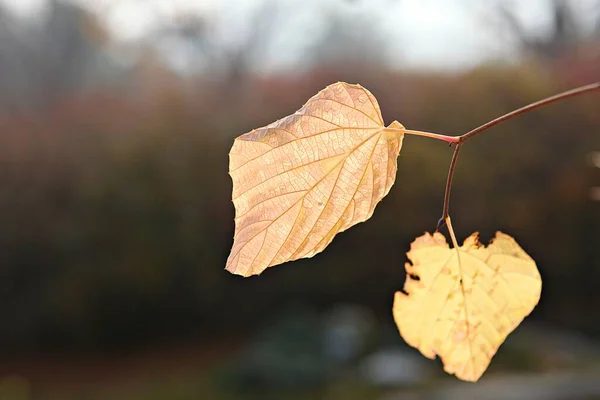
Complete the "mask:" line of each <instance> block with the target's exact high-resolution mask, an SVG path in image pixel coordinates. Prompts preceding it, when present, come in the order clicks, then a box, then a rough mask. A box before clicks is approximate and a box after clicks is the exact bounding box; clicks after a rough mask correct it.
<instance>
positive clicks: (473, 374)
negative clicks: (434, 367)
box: [393, 232, 542, 381]
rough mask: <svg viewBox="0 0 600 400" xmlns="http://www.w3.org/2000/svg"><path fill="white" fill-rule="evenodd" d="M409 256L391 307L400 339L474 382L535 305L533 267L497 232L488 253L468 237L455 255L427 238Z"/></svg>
mask: <svg viewBox="0 0 600 400" xmlns="http://www.w3.org/2000/svg"><path fill="white" fill-rule="evenodd" d="M407 255H408V258H409V259H410V261H411V262H412V263H406V272H407V276H406V282H405V284H404V291H405V292H406V293H407V294H404V293H402V292H396V296H395V299H394V307H393V314H394V319H395V321H396V324H397V325H398V329H399V330H400V334H401V335H402V337H403V338H404V340H406V342H407V343H408V344H410V345H411V346H413V347H415V348H417V349H419V351H420V352H421V353H422V354H423V355H424V356H425V357H428V358H435V356H436V355H439V356H440V358H441V359H442V362H443V364H444V370H445V371H446V372H448V373H450V374H455V375H456V376H457V377H458V378H460V379H462V380H466V381H477V380H478V379H479V378H480V377H481V375H482V374H483V372H484V371H485V370H486V369H487V367H488V365H489V363H490V361H491V358H492V357H493V356H494V354H495V353H496V351H497V350H498V347H500V345H501V344H502V343H503V342H504V340H505V339H506V337H507V336H508V334H509V333H511V332H512V331H513V330H514V329H515V328H516V327H517V326H518V325H519V324H520V323H521V321H522V320H523V318H525V317H526V316H527V315H529V313H530V312H531V311H532V310H533V309H534V307H535V306H536V304H537V303H538V300H539V298H540V294H541V290H542V281H541V278H540V274H539V272H538V270H537V267H536V265H535V262H534V261H533V260H532V259H531V258H530V257H529V256H528V255H527V254H526V253H525V252H524V251H523V249H521V247H519V245H518V244H517V243H516V242H515V240H514V239H513V238H512V237H510V236H508V235H505V234H503V233H501V232H498V233H497V234H496V237H495V239H494V240H493V241H492V242H491V243H490V244H489V245H488V247H487V248H486V247H484V246H482V245H481V244H479V242H478V239H477V234H473V235H471V236H470V237H469V238H467V239H466V240H465V241H464V243H463V245H462V246H461V247H459V248H453V249H450V248H449V246H448V244H447V243H446V239H445V238H444V236H443V235H442V234H440V233H435V234H434V235H433V236H432V235H430V234H428V233H426V234H425V235H423V236H421V237H419V238H417V239H416V240H415V241H414V242H413V243H412V244H411V248H410V251H409V252H408V253H407ZM417 277H418V278H417Z"/></svg>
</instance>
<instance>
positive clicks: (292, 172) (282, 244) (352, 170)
mask: <svg viewBox="0 0 600 400" xmlns="http://www.w3.org/2000/svg"><path fill="white" fill-rule="evenodd" d="M403 137H404V127H403V126H402V125H401V124H400V123H398V122H397V121H394V122H392V124H390V126H389V127H387V128H386V127H385V126H384V123H383V118H382V116H381V111H380V109H379V105H378V104H377V100H376V99H375V97H374V96H373V95H372V94H371V93H370V92H369V91H368V90H366V89H365V88H363V87H361V86H360V85H350V84H347V83H342V82H338V83H335V84H333V85H330V86H328V87H326V88H325V89H323V90H322V91H320V92H319V93H318V94H316V95H315V96H314V97H312V98H311V99H310V100H308V102H307V103H306V104H305V105H304V106H303V107H302V108H301V109H300V110H298V111H296V112H295V113H294V114H292V115H289V116H287V117H285V118H283V119H280V120H279V121H276V122H274V123H272V124H270V125H267V126H265V127H263V128H259V129H255V130H253V131H251V132H249V133H246V134H244V135H242V136H240V137H238V138H237V139H236V140H235V141H234V144H233V147H232V148H231V151H230V153H229V157H230V158H229V174H230V175H231V178H232V180H233V194H232V198H233V204H234V206H235V212H236V217H235V236H234V242H233V247H232V249H231V253H230V255H229V258H228V260H227V267H226V269H227V270H228V271H230V272H232V273H235V274H239V275H243V276H249V275H254V274H259V273H261V272H262V271H263V270H265V269H266V268H267V267H270V266H273V265H277V264H281V263H284V262H286V261H291V260H296V259H299V258H304V257H312V256H313V255H315V254H317V253H319V252H321V251H323V249H324V248H325V247H327V245H328V244H329V243H331V241H332V240H333V238H334V236H335V235H336V234H337V233H338V232H342V231H344V230H346V229H348V228H350V227H351V226H353V225H356V224H357V223H359V222H363V221H366V220H367V219H369V218H370V217H371V215H372V214H373V211H374V209H375V206H376V205H377V203H378V202H379V201H380V200H381V199H382V198H383V197H384V196H385V195H386V194H387V193H388V192H389V190H390V188H391V186H392V184H393V183H394V180H395V177H396V159H397V157H398V154H399V153H400V147H401V146H402V139H403Z"/></svg>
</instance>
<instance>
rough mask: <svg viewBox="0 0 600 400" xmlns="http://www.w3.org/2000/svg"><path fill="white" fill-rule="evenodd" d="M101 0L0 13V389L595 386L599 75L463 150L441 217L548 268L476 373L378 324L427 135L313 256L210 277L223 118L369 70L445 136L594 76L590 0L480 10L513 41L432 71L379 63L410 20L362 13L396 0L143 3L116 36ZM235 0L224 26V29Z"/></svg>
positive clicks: (418, 123)
mask: <svg viewBox="0 0 600 400" xmlns="http://www.w3.org/2000/svg"><path fill="white" fill-rule="evenodd" d="M100 3H101V2H99V3H97V4H96V3H94V6H93V7H92V6H90V5H91V4H92V3H90V5H88V7H87V8H81V6H78V5H76V4H75V3H69V2H49V3H47V4H49V5H48V8H46V9H45V11H44V14H43V15H41V14H40V15H32V14H26V18H23V17H17V16H15V15H13V14H11V12H10V11H8V10H9V9H8V8H7V9H6V10H4V9H1V8H0V316H1V323H0V354H2V356H0V399H2V400H4V399H10V400H12V399H15V400H24V399H27V400H30V399H197V398H203V399H204V398H206V399H213V398H214V399H217V400H219V399H246V398H247V399H254V398H260V399H270V398H272V399H309V398H310V399H314V398H318V399H332V400H337V399H349V400H352V399H364V398H369V399H370V398H381V399H385V400H392V399H396V398H403V399H404V398H407V399H412V398H414V399H421V398H426V399H429V398H435V399H437V398H444V399H445V398H455V397H458V396H461V397H463V398H465V397H466V398H515V399H516V398H527V399H533V398H547V399H552V398H557V399H558V398H561V399H563V398H564V399H568V398H577V399H588V398H589V399H593V398H600V392H599V389H598V386H597V383H595V382H597V381H598V378H600V373H599V369H598V368H599V366H600V356H599V353H598V340H600V336H599V335H600V319H598V311H597V310H598V309H599V308H600V294H599V293H600V292H599V291H598V282H599V281H600V261H599V260H600V247H599V246H598V240H599V238H600V205H599V204H598V201H597V199H598V196H597V195H595V193H597V188H598V187H600V170H599V169H598V167H597V166H598V163H597V162H595V161H594V160H596V158H597V157H596V155H597V152H598V151H600V134H599V132H600V112H599V111H600V107H599V104H600V100H599V97H598V95H597V94H591V95H588V96H584V97H581V98H576V99H570V100H568V101H565V102H563V103H559V104H555V105H552V106H549V107H547V108H544V109H541V110H537V111H535V112H533V113H531V114H527V115H524V116H522V117H519V118H518V119H515V120H513V121H510V122H508V123H506V124H503V125H500V126H498V127H495V128H493V129H491V130H490V131H489V132H487V133H485V134H482V135H481V136H480V137H478V138H477V139H475V140H473V141H472V142H470V144H469V145H468V146H466V147H465V148H464V149H463V151H462V152H461V158H460V160H459V164H458V166H457V170H456V176H455V184H454V188H453V198H452V207H451V214H452V217H453V222H454V225H455V229H456V230H457V234H458V235H459V236H462V237H464V236H466V235H468V234H470V233H471V232H473V231H480V232H481V233H482V239H483V241H487V240H488V239H489V238H490V237H491V236H492V235H493V233H494V232H495V231H496V230H502V231H505V232H508V233H510V234H511V235H513V236H514V237H515V238H516V239H517V240H518V241H519V243H520V244H521V245H522V246H523V248H524V249H525V250H526V251H527V252H528V253H529V254H530V255H531V256H532V257H533V258H534V259H535V260H536V262H537V264H538V267H539V269H540V271H541V274H542V277H543V280H544V286H543V293H542V300H541V302H540V304H539V305H538V307H537V308H536V310H535V311H534V312H533V314H532V315H531V316H530V317H528V318H527V319H526V320H525V322H524V323H523V324H522V326H521V327H520V328H519V329H518V330H517V331H516V332H515V333H514V334H513V335H511V336H510V337H509V339H508V340H507V342H506V344H505V345H504V346H503V347H501V348H500V350H499V352H498V354H497V355H496V357H495V358H494V359H493V361H492V365H491V367H490V369H489V371H488V372H487V373H486V374H485V375H484V378H483V379H482V381H481V383H480V384H478V385H468V384H462V383H460V382H457V381H456V380H455V379H454V378H453V377H448V376H446V375H445V374H444V373H443V371H442V369H441V365H440V364H439V362H438V361H429V360H426V359H424V358H422V357H421V356H420V355H419V354H418V353H417V352H416V351H414V350H412V349H410V348H408V347H407V346H406V345H405V344H404V342H403V341H402V339H401V338H400V337H399V335H398V334H397V331H396V330H395V327H394V326H393V323H392V318H391V304H392V299H393V294H394V292H395V291H396V290H399V289H400V288H401V287H402V285H403V281H404V275H405V274H404V269H403V265H404V262H405V253H406V251H407V250H408V248H409V245H410V242H411V241H412V240H413V238H414V237H416V236H417V235H420V234H422V233H423V231H426V230H432V229H434V227H435V224H436V222H437V220H438V218H439V215H440V212H441V204H442V198H443V190H444V183H445V179H446V172H447V168H448V163H449V161H450V156H451V149H449V148H448V146H447V145H445V144H443V143H437V142H434V141H430V140H427V139H424V138H416V137H408V138H406V139H405V142H404V147H403V149H402V152H401V156H400V158H399V164H398V177H397V180H396V184H395V185H394V187H393V188H392V190H391V192H390V194H389V196H387V197H386V198H385V199H384V200H383V201H382V203H381V204H380V205H379V206H378V207H377V210H376V212H375V214H374V216H373V218H372V219H371V220H369V221H368V223H365V224H360V225H358V226H356V227H354V228H353V229H351V230H349V231H348V232H346V233H343V234H341V235H339V236H338V237H336V239H335V240H334V241H333V243H332V244H331V245H330V246H329V247H328V249H327V250H326V251H325V252H323V253H322V254H319V255H317V256H315V257H314V258H313V259H310V260H301V261H296V262H293V263H290V264H285V265H282V266H279V267H277V268H272V269H269V270H267V271H266V272H265V273H264V274H263V275H261V276H260V277H255V278H250V279H242V278H240V277H238V276H232V275H230V274H229V273H227V272H225V271H224V270H223V269H224V265H225V260H226V258H227V255H228V252H229V248H230V246H231V243H232V235H233V205H232V203H231V200H230V199H231V180H230V178H229V176H228V174H227V171H228V152H229V149H230V147H231V143H232V141H233V139H234V138H235V137H236V136H238V135H240V134H242V133H244V132H247V131H249V130H251V129H252V128H255V127H258V126H263V125H266V124H268V123H270V122H272V121H274V120H276V119H278V118H281V117H283V116H285V115H287V114H290V113H292V112H294V111H295V110H297V109H298V108H300V107H301V105H302V104H303V103H304V102H305V101H306V100H307V99H308V98H309V97H310V96H312V95H313V94H315V93H316V92H317V91H318V90H320V89H322V88H323V87H325V86H326V85H328V84H330V83H332V82H335V81H340V80H341V81H348V82H358V83H361V84H362V85H363V86H365V87H366V88H368V89H369V90H370V91H371V92H372V93H373V94H374V95H375V96H376V97H377V99H378V100H379V102H380V105H381V108H382V112H383V116H384V119H385V120H386V122H388V123H389V122H391V121H392V120H394V119H397V120H399V121H401V122H402V123H403V124H404V125H405V126H407V127H408V128H411V129H418V130H426V131H432V132H439V133H444V134H453V135H454V134H461V133H464V132H466V131H468V130H470V129H472V128H473V127H475V126H478V125H480V124H481V123H484V122H486V121H488V120H489V119H491V118H494V117H496V116H498V115H501V114H503V113H505V112H508V111H510V110H512V109H515V108H517V107H520V106H522V105H524V104H527V103H529V102H532V101H535V100H538V99H540V98H543V97H545V96H548V95H551V94H555V93H558V92H560V91H562V90H566V89H570V88H572V87H575V86H578V85H583V84H586V83H591V82H593V81H597V80H598V79H599V77H600V29H599V27H600V5H599V3H598V2H597V1H584V2H575V1H574V2H570V1H559V0H556V1H546V2H539V4H538V6H537V8H534V10H536V11H535V13H534V14H531V11H527V10H525V11H524V10H523V9H521V7H520V6H518V5H515V3H512V2H510V1H500V0H499V1H495V2H490V4H489V5H488V6H486V7H483V8H476V9H475V13H474V14H469V15H472V16H473V20H474V21H479V20H478V19H477V18H479V17H481V18H482V19H481V20H480V21H481V22H479V23H480V24H481V25H480V26H481V28H480V29H486V32H487V33H486V35H489V36H491V37H495V38H496V40H497V41H503V40H505V39H504V38H505V36H503V35H505V34H506V35H508V36H509V38H508V39H506V42H502V46H505V48H506V49H510V57H508V58H510V59H504V58H502V57H499V56H498V54H497V53H494V54H491V53H486V52H485V49H481V50H480V51H482V52H483V53H481V54H479V57H480V58H478V60H487V61H485V62H482V63H479V64H477V65H476V66H473V67H470V68H468V69H464V68H463V69H460V68H458V69H457V68H456V65H455V64H453V67H452V68H451V69H450V70H448V69H444V68H443V64H444V61H443V57H441V58H439V59H438V60H439V61H437V62H438V63H439V64H440V65H439V68H437V67H438V65H430V66H429V67H423V68H421V67H415V66H414V64H413V66H412V67H411V69H410V70H409V69H407V68H404V66H403V64H402V52H401V51H397V50H394V54H395V55H394V57H392V58H390V56H389V54H390V53H389V52H390V51H391V50H390V49H395V47H394V46H391V45H390V42H391V41H393V42H394V43H395V46H400V45H399V44H398V43H400V44H401V43H402V41H399V39H398V38H400V37H402V39H403V40H406V41H409V40H411V37H410V36H391V34H390V32H388V31H386V30H385V29H383V28H381V29H379V28H378V26H379V25H378V24H377V23H373V21H381V22H382V24H383V22H384V21H387V20H386V19H385V18H384V17H385V16H386V15H387V17H386V18H391V19H392V20H393V17H394V16H396V15H397V14H394V13H401V10H402V3H403V2H394V1H392V0H389V1H380V2H378V3H377V7H370V6H369V5H368V4H366V2H364V1H359V0H355V1H342V0H340V1H334V0H330V1H327V2H322V3H318V4H321V5H322V8H315V9H313V8H310V7H321V6H319V5H318V4H317V3H315V4H312V3H310V4H312V5H311V6H310V7H308V6H307V9H309V10H313V11H314V10H317V11H315V12H317V14H314V15H318V17H319V18H316V17H315V20H314V21H316V20H317V19H318V20H319V21H321V22H320V23H319V24H320V25H318V26H319V29H320V30H318V32H320V34H319V35H314V36H313V35H312V34H311V33H310V32H316V31H317V29H316V28H315V26H316V25H315V26H313V25H311V24H312V23H315V22H314V21H313V20H312V19H311V18H309V17H306V15H308V14H306V15H305V14H303V13H302V12H300V11H298V13H296V14H294V13H293V10H298V7H299V6H298V4H297V3H295V2H293V1H288V2H286V1H282V2H275V1H266V2H264V4H263V3H260V2H254V3H253V2H247V3H244V4H245V6H244V7H246V6H247V7H246V8H244V7H242V6H241V5H237V6H236V4H233V3H227V2H224V3H223V6H222V7H223V8H221V6H219V7H214V8H210V7H209V8H203V9H202V11H198V12H192V11H189V10H187V11H186V12H181V13H179V14H172V13H170V12H168V13H167V12H166V11H161V10H162V9H161V8H160V7H158V11H156V10H154V9H151V8H150V6H148V7H147V8H142V9H143V10H145V11H144V12H148V13H150V12H152V13H154V12H156V13H157V14H152V15H153V17H152V18H151V20H152V21H155V22H154V23H153V24H152V25H151V26H152V28H151V29H150V28H149V29H147V30H146V31H144V33H143V34H141V35H139V37H138V38H136V39H135V40H134V39H127V40H125V39H122V38H121V39H119V38H118V35H116V34H115V33H114V32H112V31H111V30H110V29H108V28H107V26H108V25H110V24H108V22H107V21H109V20H111V18H112V19H114V18H116V17H115V15H117V16H118V15H120V14H119V13H121V12H123V11H122V9H120V8H119V7H117V6H114V8H110V10H109V9H108V8H106V9H104V8H102V7H100V6H99V5H100ZM108 3H110V2H107V4H108ZM117 3H118V2H115V3H114V4H117ZM430 3H431V4H432V5H435V2H434V1H431V2H430ZM111 4H112V3H111ZM227 4H228V6H227ZM252 4H254V8H252V7H250V5H252ZM428 4H429V3H428ZM448 4H449V3H448ZM452 4H454V3H452ZM446 6H447V7H450V6H448V5H446ZM227 7H229V8H227ZM452 7H458V8H459V9H460V10H462V9H463V8H465V9H468V8H469V6H467V5H464V4H463V3H460V4H458V3H456V4H455V5H453V6H452ZM233 9H236V10H237V11H236V12H237V14H236V15H237V18H239V20H240V21H245V24H247V25H248V27H247V29H243V30H241V31H240V32H238V33H237V34H238V35H239V37H238V36H235V35H233V36H232V35H231V33H230V34H225V33H226V32H228V31H227V29H226V28H227V26H230V25H232V24H230V23H228V22H227V21H230V20H227V19H226V18H225V19H223V18H224V17H223V15H224V14H226V15H229V14H227V13H226V11H227V10H233ZM367 9H368V11H366V10H367ZM119 10H121V11H119ZM138 10H139V9H138ZM153 10H154V11H153ZM207 10H209V11H207ZM469 10H472V9H469ZM163 12H164V13H166V14H162V13H163ZM435 12H436V11H435V7H433V8H432V9H431V13H432V19H431V23H430V24H428V23H427V21H426V20H425V21H424V22H423V23H424V24H425V25H428V26H429V29H431V30H432V31H435V30H436V25H435V24H434V22H435V21H436V18H438V19H439V15H437V16H434V15H433V13H435ZM457 12H458V11H457ZM461 12H462V11H461ZM528 12H529V13H530V14H528ZM538 12H540V13H541V14H539V15H538V14H537V13H538ZM130 14H131V13H130ZM107 15H109V16H111V17H110V18H108V17H106V16H107ZM132 15H134V16H135V15H138V14H135V13H134V14H132ZM140 15H141V14H140ZM302 15H304V16H302ZM289 16H292V17H293V18H292V17H289ZM34 17H35V18H34ZM296 17H297V18H299V19H295V18H296ZM434 17H435V18H434ZM484 17H485V18H484ZM129 18H134V19H135V17H129ZM140 18H141V17H140ZM286 18H292V19H290V20H288V19H286ZM490 18H491V19H490ZM532 20H536V21H537V20H539V21H545V23H544V25H543V26H539V25H536V24H534V25H533V26H532V25H530V22H531V21H532ZM132 21H133V20H132ZM219 21H220V22H219ZM223 21H225V22H223ZM236 21H237V20H236ZM303 21H304V22H303ZM490 21H493V23H492V22H490ZM539 21H538V22H539ZM132 23H133V22H132ZM384 25H385V24H384ZM282 26H285V27H286V29H287V31H286V32H287V33H286V34H285V35H284V34H282V33H281V32H282ZM386 26H388V25H386ZM386 29H387V28H386ZM437 29H438V30H440V31H441V30H442V26H441V25H440V26H439V27H438V28H437ZM497 29H499V30H501V31H502V32H504V33H503V35H500V34H498V30H497ZM223 32H225V33H223ZM403 34H404V35H409V33H407V32H404V33H402V32H400V33H396V35H403ZM410 34H411V35H418V32H413V33H410ZM440 35H441V36H443V34H440ZM290 37H292V38H300V39H301V40H300V39H298V40H300V41H299V42H298V41H294V42H293V43H292V42H290V44H289V45H286V44H285V43H286V42H285V40H287V39H285V40H284V38H288V39H289V38H290ZM232 38H233V39H232ZM390 38H392V39H390ZM234 39H235V40H234ZM290 40H291V39H290ZM464 40H466V41H468V40H469V39H468V37H465V38H464ZM280 42H281V43H280ZM282 43H283V44H282ZM390 46H391V47H390ZM503 48H504V47H503ZM292 50H293V51H292ZM490 51H491V50H490ZM266 54H268V55H269V57H266V56H265V55H266ZM279 56H281V57H279ZM266 58H269V59H271V60H274V61H273V62H272V63H270V64H265V63H263V62H262V61H261V60H265V59H266ZM279 59H281V60H283V59H285V60H287V61H286V62H285V63H283V64H285V65H283V66H282V65H277V62H276V61H277V60H279ZM289 60H291V61H289ZM463 390H464V392H463ZM472 390H474V392H469V391H472ZM502 390H505V392H502ZM496 393H504V394H498V397H493V396H492V394H496ZM484 396H488V397H484ZM536 396H538V397H536ZM551 396H554V397H551Z"/></svg>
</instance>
